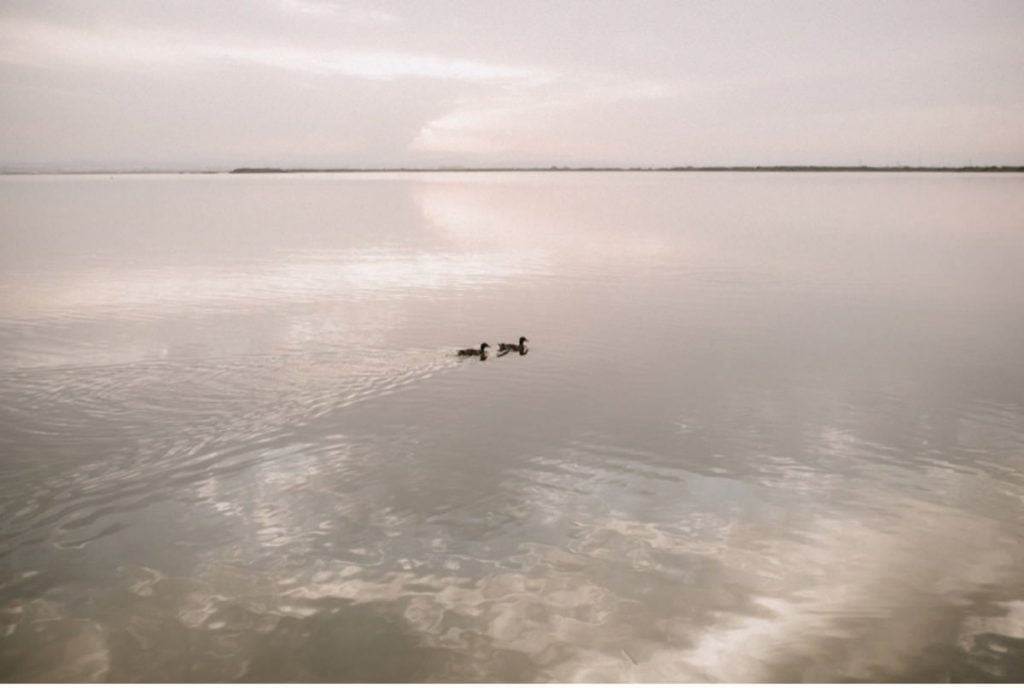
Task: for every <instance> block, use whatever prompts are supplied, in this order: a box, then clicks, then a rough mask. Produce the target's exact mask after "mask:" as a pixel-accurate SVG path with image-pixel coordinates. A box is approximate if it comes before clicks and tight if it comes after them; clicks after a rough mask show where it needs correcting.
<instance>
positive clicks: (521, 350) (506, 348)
mask: <svg viewBox="0 0 1024 688" xmlns="http://www.w3.org/2000/svg"><path fill="white" fill-rule="evenodd" d="M528 341H530V340H529V339H527V338H526V337H520V338H519V343H518V344H509V343H508V342H500V343H499V344H498V354H499V355H501V354H507V353H511V352H513V351H515V352H516V353H518V354H519V355H520V356H524V355H526V351H527V346H526V343H527V342H528Z"/></svg>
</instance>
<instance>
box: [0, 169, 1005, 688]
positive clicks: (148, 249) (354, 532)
mask: <svg viewBox="0 0 1024 688" xmlns="http://www.w3.org/2000/svg"><path fill="white" fill-rule="evenodd" d="M0 230H2V233H0V237H2V247H0V248H2V250H0V353H2V357H0V636H2V642H0V680H6V681H12V680H29V681H36V680H48V681H81V680H93V681H99V680H107V681H223V680H242V681H267V680H271V681H374V680H389V681H420V680H433V681H462V680H501V681H537V680H559V681H576V680H587V681H606V680H614V681H659V680H673V681H691V680H698V681H718V680H728V681H799V680H812V681H832V680H890V681H891V680H927V681H942V680H947V679H952V680H971V681H988V680H1007V679H1016V680H1024V271H1022V270H1021V269H1020V266H1021V264H1022V263H1024V178H1022V177H1021V176H1019V175H988V176H986V175H955V174H950V175H945V174H931V175H928V174H917V175H914V174H906V175H904V174H874V175H872V174H774V175H773V174H726V173H708V174H662V173H614V174H613V173H549V174H543V173H537V174H533V173H515V174H490V173H474V174H456V173H439V174H407V175H401V174H376V175H290V176H276V175H259V176H158V175H154V176H139V177H128V176H121V177H113V178H111V177H104V176H95V177H93V176H85V177H18V178H15V177H8V178H3V179H0ZM521 334H522V335H526V336H527V337H529V338H530V349H529V352H528V354H527V355H524V356H520V355H518V354H512V355H508V356H503V357H497V356H493V355H492V356H490V357H489V358H488V359H487V360H486V361H479V360H459V359H458V358H456V357H455V356H454V355H453V352H454V350H455V349H457V348H460V347H466V346H476V345H477V344H478V343H479V342H480V341H482V340H485V341H488V342H490V343H491V344H492V345H494V344H496V343H497V342H498V341H515V340H516V339H517V338H518V337H519V335H521Z"/></svg>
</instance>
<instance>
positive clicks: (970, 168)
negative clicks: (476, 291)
mask: <svg viewBox="0 0 1024 688" xmlns="http://www.w3.org/2000/svg"><path fill="white" fill-rule="evenodd" d="M396 172H400V173H437V172H455V173H460V172H938V173H972V172H973V173H977V172H983V173H993V172H994V173H1018V174H1019V173H1022V172H1024V165H966V166H959V167H940V166H932V165H924V166H922V165H895V166H893V165H887V166H883V165H689V166H673V167H557V166H556V167H236V168H234V169H231V170H74V171H68V170H64V171H53V170H31V171H25V170H6V171H0V175H2V176H27V175H35V176H41V175H104V174H105V175H139V174H366V173H396Z"/></svg>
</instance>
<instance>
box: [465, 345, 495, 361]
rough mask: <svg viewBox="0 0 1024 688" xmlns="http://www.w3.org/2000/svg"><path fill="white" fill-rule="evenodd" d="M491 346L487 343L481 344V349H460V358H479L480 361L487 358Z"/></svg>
mask: <svg viewBox="0 0 1024 688" xmlns="http://www.w3.org/2000/svg"><path fill="white" fill-rule="evenodd" d="M489 346H490V344H488V343H487V342H483V343H482V344H480V348H479V349H459V356H479V357H480V360H481V361H482V360H484V359H485V358H487V348H488V347H489Z"/></svg>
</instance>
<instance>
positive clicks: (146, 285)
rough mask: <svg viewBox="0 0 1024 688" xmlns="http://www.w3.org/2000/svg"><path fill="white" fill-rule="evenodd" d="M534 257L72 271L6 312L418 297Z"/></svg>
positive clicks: (34, 287) (335, 259) (341, 258)
mask: <svg viewBox="0 0 1024 688" xmlns="http://www.w3.org/2000/svg"><path fill="white" fill-rule="evenodd" d="M534 260H535V259H534V257H531V256H527V255H520V254H513V253H508V252H500V253H499V252H494V251H489V252H467V253H430V252H427V251H414V252H413V251H409V252H406V251H400V250H395V251H387V250H374V251H359V252H343V253H339V254H337V255H328V256H310V257H306V258H302V257H299V258H292V259H289V260H283V261H275V262H272V263H266V264H260V263H257V264H252V265H246V266H245V267H244V268H242V269H235V270H231V269H223V268H219V269H208V270H204V269H201V268H200V269H196V268H179V269H174V270H170V269H164V270H154V269H140V268H134V269H133V268H131V267H121V268H119V269H117V270H116V271H113V270H99V269H93V270H89V271H83V272H78V273H75V272H69V271H65V272H62V273H61V274H60V276H59V278H54V279H52V280H51V281H49V282H44V281H42V280H41V279H40V280H36V281H34V282H32V283H31V284H30V285H29V286H28V287H25V288H20V287H19V285H17V284H14V285H11V287H10V288H9V289H8V290H7V291H8V292H9V294H8V296H9V298H6V299H5V304H4V311H5V315H6V316H7V317H23V316H29V315H31V316H33V317H39V316H40V315H49V316H63V315H66V314H67V313H69V312H74V313H75V314H76V317H82V315H85V314H89V312H90V311H96V310H105V309H111V308H113V309H121V310H127V311H128V313H129V315H133V314H135V313H139V314H141V315H143V316H144V317H153V312H154V309H156V310H163V311H168V310H169V311H174V310H180V309H186V308H188V309H196V308H199V309H201V310H203V311H206V310H223V309H231V308H242V307H252V306H258V307H268V306H272V305H274V304H276V303H295V302H299V303H304V302H310V301H316V300H321V299H327V298H339V299H345V300H351V299H357V298H373V297H377V296H381V297H385V296H386V297H387V298H395V297H403V298H410V297H415V296H416V295H417V293H418V291H419V290H427V291H430V290H438V289H456V290H458V289H472V288H477V287H481V286H486V285H489V284H495V283H501V282H505V281H507V280H509V279H512V278H514V277H516V276H518V275H522V274H524V273H525V272H528V271H530V270H532V269H533V267H532V266H533V262H534ZM82 311H85V313H83V312H82Z"/></svg>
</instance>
